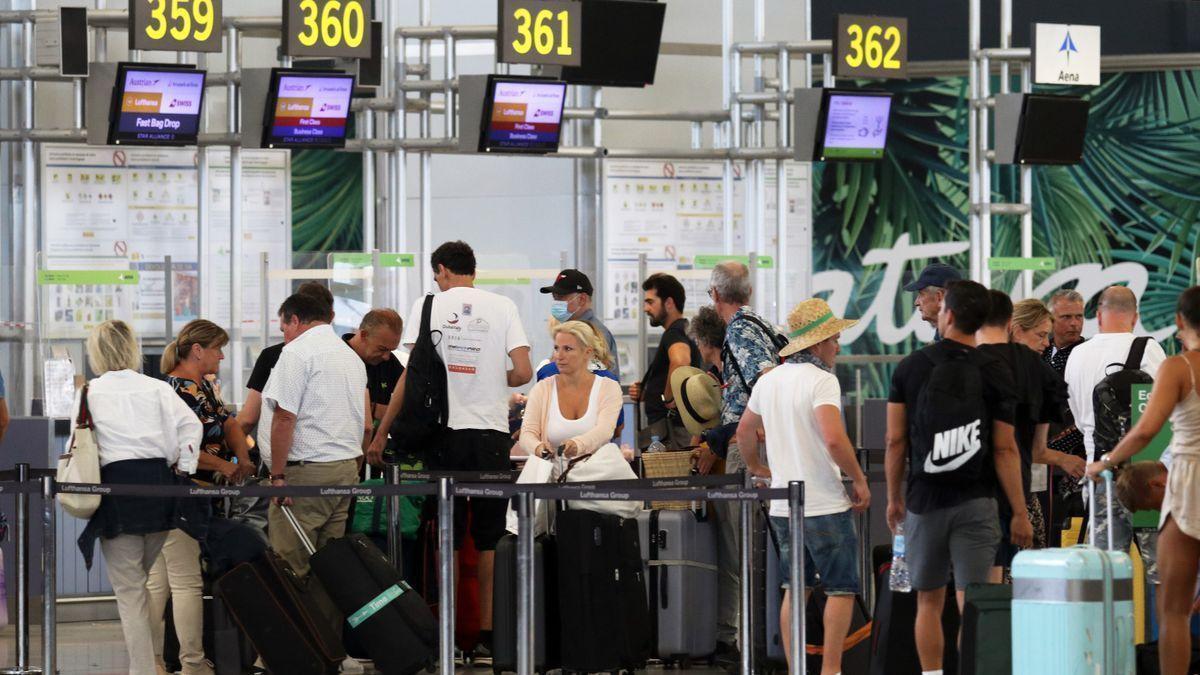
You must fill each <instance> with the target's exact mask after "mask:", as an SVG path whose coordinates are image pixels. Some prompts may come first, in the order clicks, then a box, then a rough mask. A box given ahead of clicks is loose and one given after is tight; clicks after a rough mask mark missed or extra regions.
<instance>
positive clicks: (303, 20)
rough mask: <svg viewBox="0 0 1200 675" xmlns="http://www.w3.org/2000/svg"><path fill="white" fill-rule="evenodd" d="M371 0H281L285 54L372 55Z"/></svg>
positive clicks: (365, 57) (365, 56)
mask: <svg viewBox="0 0 1200 675" xmlns="http://www.w3.org/2000/svg"><path fill="white" fill-rule="evenodd" d="M371 3H372V0H283V32H284V36H285V39H284V40H283V48H284V53H285V54H287V55H288V56H337V57H344V58H357V59H367V58H371V23H370V22H371V17H372V16H373V7H372V4H371Z"/></svg>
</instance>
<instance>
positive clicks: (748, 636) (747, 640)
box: [738, 472, 756, 675]
mask: <svg viewBox="0 0 1200 675" xmlns="http://www.w3.org/2000/svg"><path fill="white" fill-rule="evenodd" d="M745 486H746V487H747V488H753V487H754V478H753V477H752V476H750V474H749V472H747V473H746V474H745ZM753 509H754V505H753V504H751V503H750V502H749V501H742V502H738V510H739V518H740V520H741V528H740V530H741V532H740V534H741V537H740V539H741V540H742V541H741V563H742V564H741V570H740V574H739V577H740V580H739V582H738V590H739V592H740V598H741V621H739V622H738V646H739V647H740V651H741V658H742V673H743V675H750V673H753V672H754V625H755V623H756V622H755V621H754V606H755V603H754V602H753V600H752V597H751V596H752V590H753V588H754V565H753V564H752V557H751V556H752V553H753V550H754V549H753V542H754V539H753V535H754V511H753Z"/></svg>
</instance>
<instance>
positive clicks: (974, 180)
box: [967, 0, 983, 281]
mask: <svg viewBox="0 0 1200 675" xmlns="http://www.w3.org/2000/svg"><path fill="white" fill-rule="evenodd" d="M980 3H981V0H969V11H968V14H969V19H968V22H967V26H968V37H967V54H968V59H969V64H970V68H969V70H970V77H969V82H968V99H969V103H968V105H967V128H968V134H969V138H968V141H967V176H968V179H969V184H968V194H969V199H968V202H969V206H968V208H967V220H968V224H969V228H968V232H969V239H970V245H971V248H970V251H971V253H970V258H971V260H970V265H969V267H970V278H971V279H972V280H973V281H980V280H981V279H982V278H983V267H982V265H981V264H980V261H979V242H980V232H979V223H980V215H979V212H978V211H977V210H976V209H975V205H976V204H978V203H979V202H980V201H982V198H981V194H982V192H981V191H980V188H979V183H980V176H979V141H978V136H979V109H978V108H977V107H976V104H977V103H978V102H979V67H978V59H977V53H978V51H979V47H980V26H979V23H980Z"/></svg>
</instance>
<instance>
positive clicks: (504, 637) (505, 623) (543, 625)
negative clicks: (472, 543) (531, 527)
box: [492, 534, 560, 674]
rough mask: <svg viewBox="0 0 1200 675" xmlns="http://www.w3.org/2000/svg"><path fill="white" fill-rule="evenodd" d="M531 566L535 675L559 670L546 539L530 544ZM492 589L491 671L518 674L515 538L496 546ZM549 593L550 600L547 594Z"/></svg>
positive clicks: (552, 566)
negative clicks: (531, 546)
mask: <svg viewBox="0 0 1200 675" xmlns="http://www.w3.org/2000/svg"><path fill="white" fill-rule="evenodd" d="M533 566H534V579H535V582H534V587H533V594H534V610H533V616H534V619H533V621H534V643H533V644H534V654H533V667H534V670H535V671H538V672H543V673H544V672H546V671H548V670H550V669H551V668H555V667H557V666H558V662H559V654H558V645H559V632H560V631H559V626H560V622H559V620H558V602H557V601H556V600H555V598H554V595H553V592H554V590H555V589H557V588H558V578H557V576H556V574H555V573H556V571H557V566H556V565H555V560H554V544H552V543H551V542H550V540H549V539H548V538H547V537H538V538H537V539H535V540H534V542H533ZM493 579H494V581H493V586H492V670H493V672H495V673H497V674H499V673H503V672H516V670H517V635H518V634H520V630H519V629H518V628H517V536H516V535H515V534H506V535H504V537H503V538H502V539H501V540H500V542H499V543H498V544H496V568H495V575H494V577H493ZM548 593H549V597H547V594H548Z"/></svg>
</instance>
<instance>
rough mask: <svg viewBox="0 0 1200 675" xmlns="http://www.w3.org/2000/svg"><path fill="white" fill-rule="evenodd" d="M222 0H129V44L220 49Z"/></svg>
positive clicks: (189, 49)
mask: <svg viewBox="0 0 1200 675" xmlns="http://www.w3.org/2000/svg"><path fill="white" fill-rule="evenodd" d="M221 16H222V13H221V0H129V48H130V49H152V50H157V51H167V52H219V51H221Z"/></svg>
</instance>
